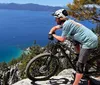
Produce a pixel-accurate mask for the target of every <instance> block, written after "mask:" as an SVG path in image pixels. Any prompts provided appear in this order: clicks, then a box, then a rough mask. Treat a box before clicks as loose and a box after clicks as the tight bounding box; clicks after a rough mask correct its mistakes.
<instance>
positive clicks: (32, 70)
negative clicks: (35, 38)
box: [26, 53, 59, 81]
mask: <svg viewBox="0 0 100 85" xmlns="http://www.w3.org/2000/svg"><path fill="white" fill-rule="evenodd" d="M58 66H59V59H58V58H57V57H56V56H53V55H52V56H51V54H50V53H43V54H39V55H37V56H36V57H34V58H32V59H31V60H30V61H29V63H28V64H27V66H26V75H27V77H28V78H29V79H31V80H33V81H36V80H46V79H49V78H50V77H51V76H53V75H54V74H55V73H56V71H57V70H58Z"/></svg>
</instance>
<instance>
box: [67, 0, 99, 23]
mask: <svg viewBox="0 0 100 85" xmlns="http://www.w3.org/2000/svg"><path fill="white" fill-rule="evenodd" d="M89 4H91V5H93V4H97V5H100V0H74V2H73V4H68V5H67V6H68V7H69V9H70V10H69V11H68V13H69V15H71V16H73V17H74V18H76V19H78V20H85V19H87V20H91V19H93V20H95V21H98V22H100V20H99V19H98V17H99V14H98V13H97V9H96V7H95V6H94V7H92V8H90V7H88V6H89ZM84 5H87V7H85V6H84Z"/></svg>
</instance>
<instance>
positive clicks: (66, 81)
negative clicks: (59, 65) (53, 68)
mask: <svg viewBox="0 0 100 85" xmlns="http://www.w3.org/2000/svg"><path fill="white" fill-rule="evenodd" d="M74 72H75V71H74V70H73V69H65V70H63V71H61V72H60V73H59V74H58V75H57V76H53V77H51V78H50V79H49V80H45V81H31V80H29V79H23V80H21V81H19V82H17V83H15V84H13V85H71V83H72V82H73V77H72V73H74ZM93 81H94V82H95V83H96V82H97V81H95V80H94V79H93ZM79 85H88V80H86V79H81V81H80V84H79ZM92 85H100V82H97V83H96V84H92Z"/></svg>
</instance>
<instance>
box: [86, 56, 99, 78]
mask: <svg viewBox="0 0 100 85" xmlns="http://www.w3.org/2000/svg"><path fill="white" fill-rule="evenodd" d="M98 60H100V58H99V57H94V58H92V59H91V60H89V61H88V63H87V65H86V68H85V71H86V74H87V75H90V76H93V77H100V65H99V64H98Z"/></svg>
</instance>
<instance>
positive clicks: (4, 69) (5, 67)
mask: <svg viewBox="0 0 100 85" xmlns="http://www.w3.org/2000/svg"><path fill="white" fill-rule="evenodd" d="M7 69H8V65H7V63H6V62H2V63H0V70H2V71H6V70H7Z"/></svg>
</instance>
